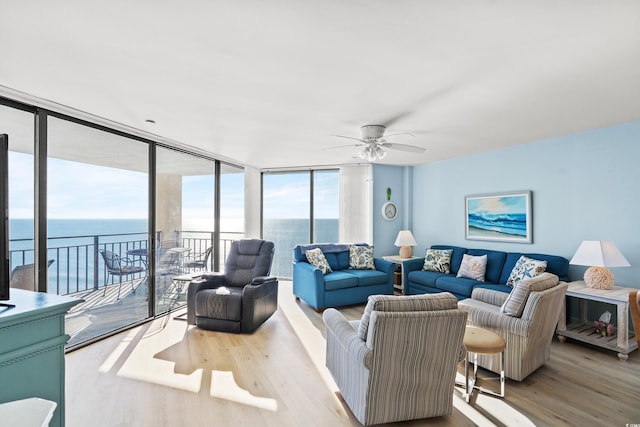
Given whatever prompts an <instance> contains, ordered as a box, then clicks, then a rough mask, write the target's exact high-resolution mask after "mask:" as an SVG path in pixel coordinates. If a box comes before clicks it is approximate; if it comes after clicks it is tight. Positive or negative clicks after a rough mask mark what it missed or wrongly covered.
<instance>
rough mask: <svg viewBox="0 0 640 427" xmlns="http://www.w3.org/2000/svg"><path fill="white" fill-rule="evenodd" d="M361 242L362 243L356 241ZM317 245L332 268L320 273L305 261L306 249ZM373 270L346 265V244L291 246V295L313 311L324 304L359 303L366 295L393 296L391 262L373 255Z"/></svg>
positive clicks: (364, 299) (392, 264) (347, 246)
mask: <svg viewBox="0 0 640 427" xmlns="http://www.w3.org/2000/svg"><path fill="white" fill-rule="evenodd" d="M359 245H363V244H359ZM315 248H320V249H321V250H322V252H323V253H324V256H325V258H327V262H328V263H329V265H330V266H331V269H332V270H333V271H332V272H331V273H328V274H326V275H323V274H322V272H321V271H320V270H319V269H318V268H317V267H315V266H313V265H311V264H309V261H308V260H307V257H306V255H305V253H306V251H307V250H310V249H315ZM374 263H375V267H376V269H375V270H354V269H350V268H349V245H348V244H332V243H325V244H310V245H297V246H296V247H295V248H293V295H295V297H296V299H301V300H303V301H304V302H306V303H307V304H309V305H310V306H312V307H313V308H314V309H316V311H322V310H324V309H325V308H328V307H340V306H343V305H350V304H359V303H362V302H365V301H367V298H368V297H369V295H375V294H386V295H393V273H394V270H395V264H394V263H392V262H389V261H385V260H383V259H379V258H375V260H374Z"/></svg>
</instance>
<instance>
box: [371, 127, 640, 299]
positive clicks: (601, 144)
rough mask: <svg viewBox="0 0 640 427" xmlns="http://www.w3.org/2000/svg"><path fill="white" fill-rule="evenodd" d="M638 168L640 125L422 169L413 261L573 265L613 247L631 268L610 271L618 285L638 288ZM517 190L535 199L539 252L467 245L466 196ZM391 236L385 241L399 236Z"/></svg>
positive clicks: (579, 270)
mask: <svg viewBox="0 0 640 427" xmlns="http://www.w3.org/2000/svg"><path fill="white" fill-rule="evenodd" d="M639 162H640V121H636V122H631V123H626V124H622V125H618V126H612V127H607V128H602V129H596V130H592V131H588V132H583V133H579V134H573V135H568V136H563V137H558V138H553V139H549V140H544V141H538V142H534V143H530V144H526V145H520V146H516V147H510V148H506V149H501V150H496V151H490V152H484V153H480V154H476V155H473V156H468V157H464V158H458V159H452V160H446V161H441V162H437V163H432V164H425V165H420V166H416V167H414V168H413V188H412V190H411V192H412V199H413V227H412V229H413V232H414V236H415V237H416V240H417V242H418V246H417V247H416V248H414V253H416V254H420V255H423V254H424V251H425V249H426V248H427V247H429V246H430V245H432V244H453V245H460V246H464V247H475V248H487V249H496V250H503V251H520V252H539V253H549V254H555V255H562V256H564V257H567V258H568V259H571V257H572V256H573V254H574V253H575V250H576V249H577V248H578V246H579V245H580V243H581V241H582V240H610V241H613V242H614V243H615V244H616V246H617V247H618V249H620V251H621V252H622V254H623V255H624V256H625V257H626V258H627V260H628V261H629V263H630V264H631V267H626V268H613V269H612V270H611V271H612V272H613V274H614V275H615V276H616V283H617V284H619V285H622V286H629V287H634V288H640V197H639V196H640V192H639V191H638V185H639V184H640V165H639ZM381 169H382V168H381ZM384 171H385V174H384V175H383V176H382V177H379V178H377V179H376V180H377V181H381V180H382V179H381V178H383V177H384V176H386V175H389V176H390V178H389V179H390V180H391V177H393V179H395V180H400V179H401V178H399V177H398V173H392V171H388V172H387V171H386V169H384ZM381 175H382V174H381ZM377 184H378V185H384V186H385V187H386V184H384V183H381V182H377ZM374 188H375V187H374ZM517 190H531V191H532V192H533V197H532V199H533V200H532V205H533V244H517V243H500V242H485V241H475V240H472V241H470V240H466V239H465V233H464V230H465V217H464V212H465V202H464V198H465V196H466V195H470V194H482V193H493V192H504V191H517ZM375 191H376V192H378V190H377V189H376V190H375ZM394 194H395V193H394ZM376 195H377V194H376ZM377 200H378V203H379V201H380V199H377ZM375 202H376V199H375V196H374V203H375ZM376 206H378V205H377V204H376V205H374V209H377V208H376ZM374 214H375V212H374ZM377 216H378V217H379V214H378V215H377ZM374 218H375V216H374ZM380 221H382V220H377V218H375V220H374V227H375V228H374V229H375V230H378V232H379V233H380V234H381V235H382V234H383V230H382V228H383V227H382V225H380ZM386 231H387V230H385V237H384V238H385V239H387V238H389V237H388V236H389V234H393V231H392V230H388V233H386ZM374 235H375V233H374ZM376 241H377V239H376ZM381 244H382V242H381ZM585 268H586V267H578V266H571V268H570V275H571V278H572V279H573V280H579V279H581V278H582V274H583V273H584V270H585Z"/></svg>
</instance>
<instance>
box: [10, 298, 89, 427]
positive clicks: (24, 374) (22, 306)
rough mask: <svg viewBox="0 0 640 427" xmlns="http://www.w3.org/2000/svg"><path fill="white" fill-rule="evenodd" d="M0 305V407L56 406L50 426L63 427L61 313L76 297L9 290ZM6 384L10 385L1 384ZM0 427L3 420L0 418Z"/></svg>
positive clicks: (75, 301)
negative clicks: (30, 402) (28, 402)
mask: <svg viewBox="0 0 640 427" xmlns="http://www.w3.org/2000/svg"><path fill="white" fill-rule="evenodd" d="M10 296H11V299H10V300H9V301H3V302H6V303H9V304H13V305H14V307H2V306H0V378H1V379H2V380H1V381H2V384H3V386H2V387H0V403H6V402H11V401H15V400H22V399H31V398H40V399H45V400H48V401H51V402H55V406H56V408H55V411H54V412H53V417H52V418H51V426H56V427H62V426H64V422H65V420H64V408H65V407H64V346H65V344H66V343H67V341H68V340H69V335H66V334H65V332H64V315H65V313H66V312H67V311H68V310H69V309H70V308H71V307H73V306H74V305H76V304H78V303H80V302H82V300H81V299H77V298H70V297H64V296H59V295H52V294H46V293H39V292H31V291H24V290H21V289H11V295H10ZM7 384H10V386H6V385H7ZM0 424H2V420H0Z"/></svg>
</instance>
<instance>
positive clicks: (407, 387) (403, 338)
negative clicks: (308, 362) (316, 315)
mask: <svg viewBox="0 0 640 427" xmlns="http://www.w3.org/2000/svg"><path fill="white" fill-rule="evenodd" d="M457 305H458V300H457V298H456V297H454V296H453V295H452V294H450V293H448V292H444V293H441V294H428V295H412V296H389V295H372V296H370V297H369V299H368V302H367V306H366V308H365V311H364V314H363V315H362V318H361V319H360V320H359V321H351V322H350V321H348V320H346V319H345V317H344V316H343V315H342V314H341V313H340V312H339V311H337V310H335V309H327V310H326V311H325V312H324V313H323V319H324V322H325V323H326V325H327V362H326V363H327V367H328V368H329V371H330V372H331V374H332V375H333V378H334V379H335V381H336V383H337V385H338V388H339V389H340V392H341V394H342V396H343V397H344V400H345V401H346V402H347V405H349V408H350V409H351V411H352V412H353V414H354V416H355V417H356V418H357V419H358V421H360V423H362V424H363V425H370V424H380V423H389V422H394V421H404V420H412V419H420V418H428V417H435V416H440V415H448V414H451V413H452V411H453V388H454V385H455V376H456V370H457V365H458V362H459V361H460V360H461V358H463V357H464V346H463V344H462V338H463V336H464V331H465V324H466V320H467V313H466V312H464V311H462V310H460V309H458V308H457Z"/></svg>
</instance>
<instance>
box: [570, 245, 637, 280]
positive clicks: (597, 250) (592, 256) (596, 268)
mask: <svg viewBox="0 0 640 427" xmlns="http://www.w3.org/2000/svg"><path fill="white" fill-rule="evenodd" d="M569 264H573V265H587V266H589V268H587V271H585V272H584V282H585V283H586V285H587V286H588V287H590V288H596V289H611V288H612V287H613V284H614V282H615V278H614V276H613V273H611V271H610V270H609V269H608V268H607V267H629V266H630V264H629V261H627V260H626V258H625V257H624V256H623V255H622V253H620V251H619V250H618V248H617V247H616V245H615V244H613V242H607V241H603V240H585V241H583V242H582V243H581V244H580V247H578V250H577V251H576V254H575V255H574V256H573V258H571V261H569Z"/></svg>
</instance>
